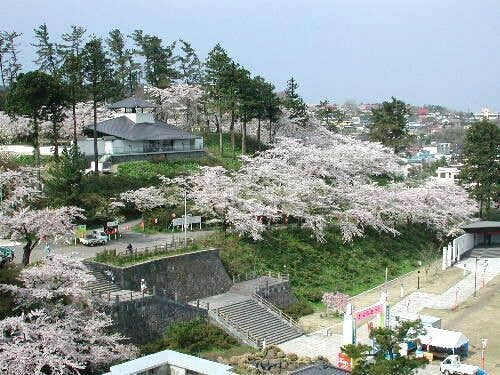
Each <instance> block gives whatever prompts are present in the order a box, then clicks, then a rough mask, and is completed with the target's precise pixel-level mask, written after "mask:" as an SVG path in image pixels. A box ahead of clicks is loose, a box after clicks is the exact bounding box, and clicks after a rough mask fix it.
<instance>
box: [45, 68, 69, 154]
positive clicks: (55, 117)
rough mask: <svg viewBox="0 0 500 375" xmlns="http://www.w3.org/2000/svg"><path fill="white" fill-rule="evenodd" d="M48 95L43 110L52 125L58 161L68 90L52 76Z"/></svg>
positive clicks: (51, 137)
mask: <svg viewBox="0 0 500 375" xmlns="http://www.w3.org/2000/svg"><path fill="white" fill-rule="evenodd" d="M47 94H48V96H47V105H46V106H45V108H44V109H43V114H44V116H45V118H46V119H47V120H49V121H50V122H51V124H52V126H51V130H50V139H51V141H52V144H53V145H54V159H55V160H56V161H58V160H59V139H60V130H61V126H62V121H63V120H64V118H65V117H66V114H65V113H64V110H65V108H66V107H67V105H68V90H67V87H65V86H64V85H63V83H62V82H61V81H60V79H59V78H58V77H57V76H52V81H51V82H50V85H49V86H48V93H47Z"/></svg>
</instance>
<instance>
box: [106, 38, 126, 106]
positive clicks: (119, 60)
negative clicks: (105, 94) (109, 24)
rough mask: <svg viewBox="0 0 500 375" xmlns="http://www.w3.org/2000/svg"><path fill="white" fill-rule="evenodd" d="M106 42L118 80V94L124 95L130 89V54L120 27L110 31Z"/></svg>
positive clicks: (119, 95)
mask: <svg viewBox="0 0 500 375" xmlns="http://www.w3.org/2000/svg"><path fill="white" fill-rule="evenodd" d="M108 35H109V36H108V38H107V39H106V43H107V45H108V50H109V54H110V56H111V63H112V65H113V70H114V77H115V80H116V81H117V84H118V85H117V90H116V91H117V92H116V96H118V97H123V96H125V95H126V93H127V92H128V91H129V90H128V84H127V83H128V73H129V71H128V68H127V64H128V62H129V56H128V55H127V50H126V49H125V35H123V34H122V33H121V31H120V30H118V29H113V30H111V31H110V32H109V34H108Z"/></svg>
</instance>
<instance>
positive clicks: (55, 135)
mask: <svg viewBox="0 0 500 375" xmlns="http://www.w3.org/2000/svg"><path fill="white" fill-rule="evenodd" d="M52 141H53V142H54V159H55V160H56V161H57V160H59V129H58V128H57V123H56V122H52Z"/></svg>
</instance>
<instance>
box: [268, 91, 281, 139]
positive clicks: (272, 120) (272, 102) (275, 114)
mask: <svg viewBox="0 0 500 375" xmlns="http://www.w3.org/2000/svg"><path fill="white" fill-rule="evenodd" d="M263 100H264V109H265V115H264V116H265V118H266V120H268V126H269V143H272V142H273V140H274V136H275V134H276V127H275V128H274V130H273V124H276V123H277V122H278V120H279V118H280V116H281V113H282V112H281V108H280V106H281V100H280V98H279V97H278V95H276V92H275V87H274V85H273V84H272V83H268V84H267V88H266V90H265V96H264V98H263Z"/></svg>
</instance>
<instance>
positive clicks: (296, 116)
mask: <svg viewBox="0 0 500 375" xmlns="http://www.w3.org/2000/svg"><path fill="white" fill-rule="evenodd" d="M298 87H299V85H298V84H297V82H296V81H295V79H294V78H293V77H292V78H290V79H289V80H288V81H287V86H286V89H285V98H284V100H283V106H284V107H285V108H286V109H288V110H289V112H290V113H289V115H288V118H289V119H290V121H291V122H292V123H294V124H296V125H299V126H306V125H307V122H308V121H309V115H308V114H307V106H306V103H304V101H303V100H302V98H301V97H300V96H299V94H298V93H297V89H298Z"/></svg>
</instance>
